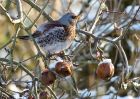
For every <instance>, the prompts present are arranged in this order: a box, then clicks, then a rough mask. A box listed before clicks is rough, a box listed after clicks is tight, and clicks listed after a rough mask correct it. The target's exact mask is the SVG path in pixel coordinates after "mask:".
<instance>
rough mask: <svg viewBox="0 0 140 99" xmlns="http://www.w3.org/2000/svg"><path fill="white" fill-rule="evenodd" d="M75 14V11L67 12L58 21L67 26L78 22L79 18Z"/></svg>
mask: <svg viewBox="0 0 140 99" xmlns="http://www.w3.org/2000/svg"><path fill="white" fill-rule="evenodd" d="M75 16H76V15H75V14H74V13H66V14H65V15H64V16H62V17H61V18H60V19H59V20H58V21H59V22H60V23H61V24H63V25H66V26H69V25H75V24H76V22H77V19H76V18H75Z"/></svg>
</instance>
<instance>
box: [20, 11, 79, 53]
mask: <svg viewBox="0 0 140 99" xmlns="http://www.w3.org/2000/svg"><path fill="white" fill-rule="evenodd" d="M78 19H79V15H75V14H74V13H67V14H65V15H64V16H62V17H61V18H60V19H59V20H56V21H52V22H46V23H43V24H42V25H40V26H39V27H38V28H37V30H36V31H35V32H34V33H33V34H32V37H33V38H34V39H35V41H36V42H37V44H38V45H39V46H40V48H41V49H42V50H43V51H44V52H48V53H49V54H54V53H59V52H61V51H63V50H65V49H67V48H69V47H70V45H71V43H72V41H73V40H74V38H75V36H76V23H77V20H78ZM18 38H19V39H23V40H28V39H30V37H29V36H19V37H18Z"/></svg>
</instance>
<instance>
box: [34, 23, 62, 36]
mask: <svg viewBox="0 0 140 99" xmlns="http://www.w3.org/2000/svg"><path fill="white" fill-rule="evenodd" d="M56 27H61V29H64V30H65V26H64V25H62V24H60V23H59V22H58V21H53V22H51V23H46V24H42V25H41V26H39V27H38V28H37V31H35V32H34V33H33V34H32V36H33V37H34V38H36V37H40V36H42V35H48V34H49V33H51V32H52V30H55V28H56Z"/></svg>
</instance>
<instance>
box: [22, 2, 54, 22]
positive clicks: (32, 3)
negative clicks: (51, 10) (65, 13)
mask: <svg viewBox="0 0 140 99" xmlns="http://www.w3.org/2000/svg"><path fill="white" fill-rule="evenodd" d="M23 1H24V2H26V3H28V4H29V5H30V6H31V7H33V8H34V9H36V10H37V11H38V12H40V11H41V10H42V9H41V8H40V7H39V6H38V5H36V4H35V3H34V2H32V1H31V0H23ZM42 14H43V15H44V16H45V17H46V18H47V19H48V21H53V19H52V18H51V17H50V16H49V15H48V14H47V13H46V12H45V11H43V12H42Z"/></svg>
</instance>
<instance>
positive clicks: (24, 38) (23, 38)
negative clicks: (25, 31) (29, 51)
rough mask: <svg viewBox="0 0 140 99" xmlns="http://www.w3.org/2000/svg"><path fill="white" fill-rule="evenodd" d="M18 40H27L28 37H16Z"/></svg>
mask: <svg viewBox="0 0 140 99" xmlns="http://www.w3.org/2000/svg"><path fill="white" fill-rule="evenodd" d="M17 38H18V39H22V40H29V39H30V37H29V36H18V37H17Z"/></svg>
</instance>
